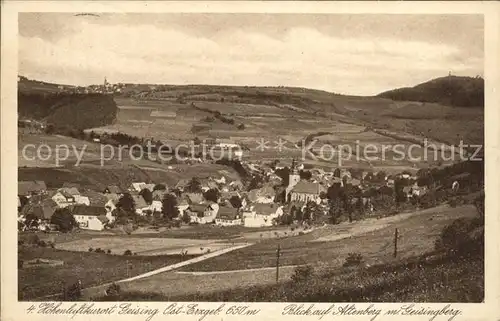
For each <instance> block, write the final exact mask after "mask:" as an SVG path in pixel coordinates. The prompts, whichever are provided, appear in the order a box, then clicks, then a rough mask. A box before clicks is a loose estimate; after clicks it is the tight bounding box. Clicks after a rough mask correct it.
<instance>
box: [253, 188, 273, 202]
mask: <svg viewBox="0 0 500 321" xmlns="http://www.w3.org/2000/svg"><path fill="white" fill-rule="evenodd" d="M247 196H248V200H249V201H250V202H251V203H263V204H269V203H273V202H274V198H275V196H276V192H275V191H274V188H273V187H272V186H271V185H265V186H263V187H261V188H257V189H253V190H251V191H249V192H248V194H247Z"/></svg>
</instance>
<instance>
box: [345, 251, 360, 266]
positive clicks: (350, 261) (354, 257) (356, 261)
mask: <svg viewBox="0 0 500 321" xmlns="http://www.w3.org/2000/svg"><path fill="white" fill-rule="evenodd" d="M362 262H363V256H362V255H361V254H359V253H349V254H348V255H347V257H346V258H345V261H344V264H343V266H346V267H347V266H357V265H360V264H361V263H362Z"/></svg>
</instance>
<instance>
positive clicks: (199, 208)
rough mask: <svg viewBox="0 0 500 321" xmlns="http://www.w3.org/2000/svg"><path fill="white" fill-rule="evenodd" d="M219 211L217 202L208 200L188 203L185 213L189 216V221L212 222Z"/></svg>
mask: <svg viewBox="0 0 500 321" xmlns="http://www.w3.org/2000/svg"><path fill="white" fill-rule="evenodd" d="M218 212H219V204H217V203H214V202H209V203H207V204H190V205H189V207H188V208H187V209H186V213H188V214H189V216H190V217H191V222H196V223H199V224H208V223H213V222H214V221H215V218H216V217H217V213H218Z"/></svg>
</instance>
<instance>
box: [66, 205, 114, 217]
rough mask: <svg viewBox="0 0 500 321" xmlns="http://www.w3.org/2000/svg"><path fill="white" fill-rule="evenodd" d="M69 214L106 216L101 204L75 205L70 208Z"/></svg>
mask: <svg viewBox="0 0 500 321" xmlns="http://www.w3.org/2000/svg"><path fill="white" fill-rule="evenodd" d="M71 214H73V215H85V216H101V215H104V216H106V209H105V208H104V207H101V206H92V205H91V206H86V205H75V206H73V207H72V209H71Z"/></svg>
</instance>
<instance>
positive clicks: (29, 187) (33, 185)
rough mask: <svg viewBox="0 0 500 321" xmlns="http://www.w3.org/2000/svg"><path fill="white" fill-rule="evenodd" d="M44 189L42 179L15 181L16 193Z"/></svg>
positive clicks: (25, 193)
mask: <svg viewBox="0 0 500 321" xmlns="http://www.w3.org/2000/svg"><path fill="white" fill-rule="evenodd" d="M45 190H47V186H46V185H45V182H44V181H20V182H18V183H17V194H18V195H28V194H31V193H34V192H41V191H45Z"/></svg>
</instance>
